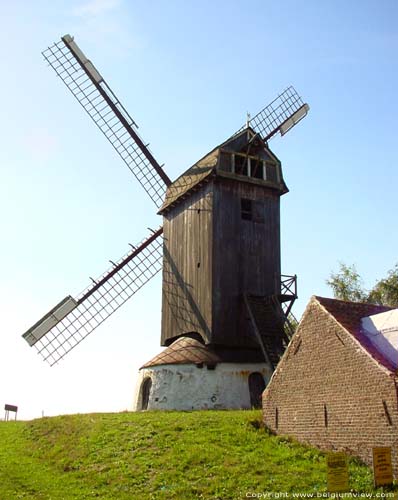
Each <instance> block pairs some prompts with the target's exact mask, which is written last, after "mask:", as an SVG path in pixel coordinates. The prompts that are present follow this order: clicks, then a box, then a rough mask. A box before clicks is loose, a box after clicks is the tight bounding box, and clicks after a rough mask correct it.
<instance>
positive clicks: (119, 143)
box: [42, 35, 171, 208]
mask: <svg viewBox="0 0 398 500" xmlns="http://www.w3.org/2000/svg"><path fill="white" fill-rule="evenodd" d="M42 54H43V56H44V58H45V59H46V60H47V62H48V63H49V64H50V66H51V67H52V68H53V69H54V70H55V72H56V73H57V75H58V76H59V77H60V78H61V80H62V81H63V82H64V84H65V85H66V86H67V87H68V89H69V90H70V91H71V92H72V94H73V95H74V96H75V98H76V99H77V100H78V102H79V103H80V104H81V105H82V106H83V108H84V109H85V110H86V111H87V113H88V114H89V116H90V117H91V118H92V120H93V121H94V123H95V124H96V125H97V126H98V128H99V129H100V130H101V132H102V133H103V134H104V135H105V137H106V138H107V139H108V141H109V142H110V143H111V144H112V146H113V147H114V148H115V150H116V151H117V153H118V154H119V156H120V157H121V158H122V160H123V161H124V162H125V163H126V165H127V166H128V168H129V169H130V170H131V172H132V173H133V174H134V175H135V177H136V178H137V180H138V181H139V182H140V184H141V185H142V186H143V188H144V189H145V191H146V192H147V193H148V195H149V196H150V198H151V199H152V201H153V202H154V203H155V204H156V206H157V207H158V208H159V207H160V205H161V204H162V202H163V198H164V194H165V189H166V187H167V186H168V185H169V184H171V181H170V179H169V177H168V176H167V175H166V173H165V172H164V170H163V168H162V167H161V166H160V165H159V163H158V162H157V161H156V160H155V158H154V157H153V155H152V153H151V152H150V151H149V149H148V147H147V145H145V144H144V142H143V140H142V139H141V137H140V136H139V135H138V133H137V131H136V129H137V128H138V126H137V124H136V123H135V122H134V120H133V119H132V118H131V116H130V115H129V114H128V113H127V111H126V110H125V108H124V107H123V106H122V104H121V103H120V101H119V99H118V98H117V97H116V95H115V94H114V93H113V92H112V90H111V88H110V87H109V86H108V84H107V83H106V82H105V80H104V79H103V78H102V76H101V75H100V73H99V72H98V71H97V69H96V68H95V67H94V65H93V64H92V62H91V61H89V60H88V59H87V58H86V56H85V55H84V54H83V52H82V51H81V50H80V48H79V47H78V45H77V44H76V42H75V41H74V40H73V37H71V36H70V35H65V36H63V37H62V38H61V41H59V42H57V43H55V44H54V45H52V46H51V47H49V48H48V49H46V50H45V51H44V52H43V53H42Z"/></svg>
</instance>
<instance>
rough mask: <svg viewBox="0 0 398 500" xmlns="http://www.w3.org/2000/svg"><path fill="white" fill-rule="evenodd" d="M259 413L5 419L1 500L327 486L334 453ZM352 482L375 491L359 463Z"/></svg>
mask: <svg viewBox="0 0 398 500" xmlns="http://www.w3.org/2000/svg"><path fill="white" fill-rule="evenodd" d="M260 418H261V415H260V412H259V411H197V412H164V413H163V412H145V413H119V414H87V415H69V416H61V417H52V418H43V419H37V420H33V421H31V422H0V499H1V500H14V499H19V498H24V499H27V498H29V499H30V498H31V499H60V500H61V499H62V500H69V499H75V498H76V499H86V498H87V499H89V498H101V499H115V500H116V499H117V500H120V499H128V500H134V499H137V500H145V499H178V500H188V499H222V500H225V499H240V498H249V495H251V498H254V494H258V493H267V492H302V493H309V492H324V491H326V466H325V455H324V454H323V453H321V452H319V451H317V450H314V449H312V448H309V447H305V446H302V445H299V444H297V443H295V442H293V441H291V440H288V439H285V438H281V437H276V436H272V435H270V434H269V433H267V431H266V430H265V429H263V428H262V427H261V425H259V423H260ZM350 475H351V487H352V488H353V489H354V490H355V491H368V492H370V491H373V489H372V475H371V471H370V470H369V468H367V467H366V466H364V465H361V464H360V463H359V462H358V461H356V460H350Z"/></svg>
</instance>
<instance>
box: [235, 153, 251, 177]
mask: <svg viewBox="0 0 398 500" xmlns="http://www.w3.org/2000/svg"><path fill="white" fill-rule="evenodd" d="M247 167H248V158H247V156H243V155H235V173H236V174H239V175H247V174H248V168H247Z"/></svg>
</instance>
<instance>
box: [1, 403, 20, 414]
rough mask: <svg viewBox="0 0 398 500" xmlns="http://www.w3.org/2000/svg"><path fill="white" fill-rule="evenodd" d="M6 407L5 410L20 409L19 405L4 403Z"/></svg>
mask: <svg viewBox="0 0 398 500" xmlns="http://www.w3.org/2000/svg"><path fill="white" fill-rule="evenodd" d="M4 409H5V411H15V412H17V411H18V406H14V405H7V404H6V405H4Z"/></svg>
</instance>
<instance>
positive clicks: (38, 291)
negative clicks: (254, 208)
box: [0, 0, 398, 418]
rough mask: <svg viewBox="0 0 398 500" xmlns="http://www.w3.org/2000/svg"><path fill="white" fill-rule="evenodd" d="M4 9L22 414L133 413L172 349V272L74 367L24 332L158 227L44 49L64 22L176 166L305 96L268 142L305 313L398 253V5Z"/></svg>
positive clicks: (5, 296) (6, 308)
mask: <svg viewBox="0 0 398 500" xmlns="http://www.w3.org/2000/svg"><path fill="white" fill-rule="evenodd" d="M2 21H3V22H2V31H1V33H0V38H1V44H0V57H1V62H2V70H3V71H2V78H1V80H0V90H1V95H2V103H1V109H2V116H3V119H2V120H1V122H0V141H1V147H0V169H1V184H0V208H1V213H2V217H1V218H0V234H1V237H2V242H1V247H0V248H1V250H0V252H1V269H2V270H1V275H2V279H1V285H0V299H1V320H0V324H1V327H2V328H1V330H2V339H3V344H2V348H1V350H0V380H1V382H0V405H2V404H3V403H10V404H17V405H19V406H20V407H21V416H22V417H24V418H30V417H35V416H40V415H41V411H42V410H44V412H45V414H56V413H66V412H78V411H80V412H83V411H94V410H98V411H101V410H104V411H108V410H109V411H111V410H115V411H117V410H122V409H125V408H128V407H129V406H130V405H131V402H132V396H133V390H134V382H135V376H136V372H137V369H138V367H139V366H140V365H142V364H143V363H144V362H146V361H147V360H148V359H149V358H150V357H151V356H153V355H154V354H156V353H157V352H158V351H159V349H160V347H159V334H160V296H161V282H160V277H159V278H157V279H155V280H153V281H152V282H151V283H150V284H149V285H147V286H146V287H145V289H144V290H143V291H142V293H140V294H139V295H137V296H136V297H135V298H134V299H132V300H131V302H130V303H128V304H126V305H125V306H124V308H123V309H122V310H121V311H120V312H119V313H118V314H117V315H115V317H114V318H112V319H111V320H109V321H108V322H107V324H105V325H104V326H103V327H102V328H101V329H99V330H97V331H96V332H94V333H93V334H92V335H91V336H90V337H89V338H88V339H86V341H85V342H83V344H81V346H79V348H78V349H76V351H75V352H72V353H71V354H70V355H69V356H68V357H67V358H66V359H65V360H64V361H63V362H62V363H61V364H60V365H59V366H56V367H53V368H49V367H47V366H46V365H45V364H44V363H43V362H42V361H41V360H40V359H39V357H38V356H36V354H35V351H34V350H33V349H29V348H28V346H27V344H25V342H24V341H23V340H22V339H21V338H20V335H21V334H22V333H23V332H24V331H25V330H26V329H27V328H28V327H30V326H31V325H32V324H33V323H34V322H35V321H36V320H37V319H39V318H40V317H41V316H42V315H43V314H44V313H45V312H47V311H48V310H49V309H50V308H51V307H53V306H54V305H55V304H56V303H57V302H58V301H59V300H60V299H62V298H63V297H64V296H66V295H67V294H71V295H76V294H77V293H78V292H80V291H81V290H82V289H83V288H85V286H86V285H87V284H88V283H89V276H93V277H95V276H98V275H99V274H101V273H102V272H103V271H104V270H105V269H106V268H107V267H108V264H109V263H108V259H112V260H116V259H117V258H119V257H120V256H121V255H122V254H124V253H125V252H126V251H127V250H128V248H129V247H128V243H129V242H130V243H133V244H134V243H137V242H138V241H140V240H141V239H142V238H143V237H144V236H145V235H146V234H147V229H146V228H147V227H153V228H155V227H157V226H158V225H159V224H160V223H161V221H160V220H159V218H158V217H157V216H156V215H155V211H154V209H153V206H152V204H151V202H150V201H149V200H147V197H146V195H145V194H144V193H143V192H142V190H141V188H140V186H139V185H138V184H136V183H135V181H134V178H133V177H132V175H131V174H130V172H129V171H128V170H127V168H126V167H125V166H124V165H123V164H122V162H121V161H120V160H119V158H118V157H117V156H116V155H115V153H114V151H113V150H112V148H111V147H110V146H109V144H108V143H107V142H106V140H105V139H104V138H103V137H102V136H101V134H100V132H99V131H98V130H97V129H96V128H95V126H94V124H93V123H92V122H91V121H90V119H89V118H88V116H86V115H85V113H84V111H83V110H82V109H81V108H80V106H79V105H78V104H77V102H75V100H74V99H73V97H72V96H71V95H70V94H69V92H68V91H67V89H66V88H65V87H64V86H63V85H62V83H61V82H60V81H59V80H58V79H57V78H56V77H55V74H54V73H53V71H52V70H51V69H50V68H48V67H47V66H46V64H45V63H44V61H43V60H42V58H41V54H40V52H41V50H43V49H44V48H46V46H48V45H49V44H50V43H52V42H53V41H55V40H58V39H59V38H60V37H61V36H62V35H64V34H65V33H70V34H72V35H74V36H75V37H76V41H77V42H78V43H79V45H80V46H81V47H82V48H83V50H84V52H85V53H86V54H87V55H88V57H89V58H91V59H92V60H93V61H94V63H95V65H96V66H97V67H98V69H99V70H100V71H101V73H102V74H103V76H104V77H105V78H106V80H107V81H108V83H109V84H110V85H111V87H112V88H113V90H114V91H115V92H116V94H117V95H118V96H119V97H120V99H121V101H122V102H123V104H124V105H125V107H126V108H127V109H128V110H129V112H130V114H131V115H132V116H133V117H134V119H135V120H136V121H137V123H138V124H139V125H140V133H141V135H142V136H143V137H144V138H145V140H146V141H148V142H150V147H151V149H152V151H153V153H154V154H155V156H156V158H157V159H158V161H159V162H160V163H165V168H166V171H167V173H168V174H169V176H170V177H172V178H175V177H176V176H177V175H179V174H180V173H181V172H182V171H183V170H184V169H186V168H187V167H189V166H190V165H191V164H192V163H194V162H195V161H196V160H197V159H198V158H200V157H201V156H203V155H204V154H205V153H206V152H208V151H209V150H210V149H212V148H213V147H214V146H215V145H217V144H218V143H220V142H222V141H223V140H225V139H226V138H227V137H228V136H229V135H230V134H231V133H232V132H234V131H235V130H236V129H237V128H239V127H240V126H241V125H242V124H243V123H244V121H245V117H246V112H247V111H250V112H251V113H255V112H256V111H258V110H259V109H260V108H262V107H263V106H264V105H265V104H267V102H269V101H270V100H272V99H273V98H274V96H275V95H276V94H277V93H278V92H280V91H281V90H283V89H284V88H285V87H286V86H287V85H289V84H293V85H294V86H295V87H296V88H297V90H298V91H299V93H301V94H302V96H303V98H304V99H305V100H306V101H307V102H308V103H309V104H310V106H311V111H310V113H309V115H308V117H307V118H306V119H305V120H303V121H302V122H301V123H300V124H299V125H298V126H297V127H295V128H294V129H293V130H292V131H291V132H289V134H288V135H286V136H285V137H284V138H277V139H275V140H273V141H272V142H271V143H270V146H271V148H272V149H273V150H274V151H275V153H276V154H277V155H278V156H279V158H280V159H281V161H282V165H283V169H284V176H285V180H286V183H287V185H288V187H289V188H290V192H289V193H288V194H287V195H285V196H284V197H283V198H282V211H281V216H282V219H281V220H282V262H283V271H284V272H285V273H286V274H294V273H297V275H298V277H299V295H300V298H299V301H298V303H297V306H296V311H295V312H296V314H297V315H298V316H300V315H301V313H302V311H303V310H304V308H305V305H306V303H307V302H308V299H309V297H310V296H311V295H313V294H318V295H323V296H330V295H331V291H330V290H329V289H328V288H327V286H326V284H325V279H326V278H327V277H328V276H329V274H330V272H331V271H332V270H333V269H334V270H336V269H337V267H338V262H339V261H340V260H341V261H344V262H346V263H348V264H351V263H355V264H356V265H357V268H358V270H359V272H360V273H361V275H362V276H363V278H364V281H365V285H366V286H367V287H371V286H372V285H373V283H374V282H375V280H376V279H379V278H381V277H383V276H384V275H385V274H386V272H387V271H388V270H389V269H390V268H392V267H393V266H394V264H395V263H396V262H397V261H398V258H397V248H398V236H397V231H396V213H397V208H398V201H397V194H396V190H397V183H398V182H397V181H398V174H397V164H398V152H397V141H396V130H395V127H396V119H397V115H398V112H397V111H398V110H397V108H398V106H397V100H396V89H397V83H398V82H397V80H398V78H397V76H398V74H397V71H398V70H397V57H396V54H397V52H398V30H397V22H398V4H397V3H396V2H395V1H392V0H391V1H388V0H381V1H379V2H376V1H372V2H371V1H359V0H356V1H351V2H343V1H338V0H333V1H322V2H320V1H319V0H317V1H315V0H308V1H306V2H297V1H293V0H287V1H284V2H266V1H264V0H263V1H260V0H258V1H251V2H243V1H240V2H238V1H224V0H219V1H217V2H214V1H213V2H211V1H202V2H193V1H189V2H186V1H184V2H183V1H173V0H169V1H167V2H166V1H156V2H144V1H134V0H131V1H127V0H124V1H123V0H74V1H68V2H66V1H54V2H44V1H36V2H27V1H24V2H23V1H18V0H16V1H14V2H13V3H11V2H6V3H4V4H3V5H2ZM138 339H140V341H139V342H138ZM142 339H145V341H143V340H142ZM0 415H1V414H0Z"/></svg>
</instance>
